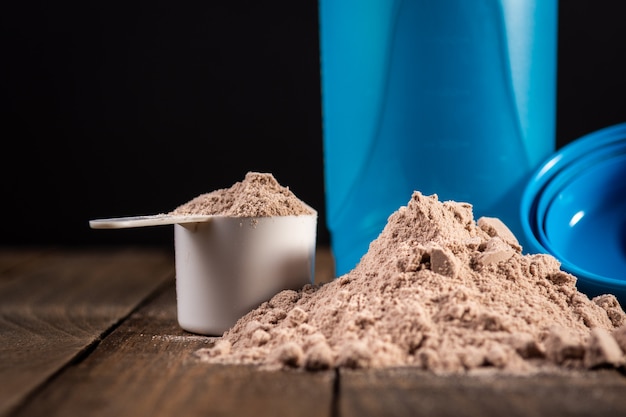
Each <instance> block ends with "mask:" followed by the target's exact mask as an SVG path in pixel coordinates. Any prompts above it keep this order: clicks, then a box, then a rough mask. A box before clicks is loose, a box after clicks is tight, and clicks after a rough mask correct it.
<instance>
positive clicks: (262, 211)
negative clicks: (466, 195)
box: [169, 172, 315, 217]
mask: <svg viewBox="0 0 626 417" xmlns="http://www.w3.org/2000/svg"><path fill="white" fill-rule="evenodd" d="M314 213H315V212H314V210H313V209H311V208H310V207H309V206H307V205H306V204H305V203H304V202H302V200H300V199H299V198H298V197H296V195H295V194H294V193H293V192H292V191H291V190H290V189H289V188H288V187H285V186H282V185H280V184H279V183H278V181H277V180H276V178H274V176H273V175H272V174H269V173H260V172H248V173H247V174H246V176H245V178H244V179H243V180H242V181H240V182H236V183H235V184H233V185H232V186H231V187H230V188H224V189H219V190H215V191H212V192H209V193H205V194H201V195H199V196H197V197H195V198H193V199H192V200H190V201H188V202H187V203H185V204H182V205H180V206H178V207H177V208H175V209H174V210H172V211H171V212H170V213H169V214H171V215H222V216H231V217H271V216H298V215H310V214H314Z"/></svg>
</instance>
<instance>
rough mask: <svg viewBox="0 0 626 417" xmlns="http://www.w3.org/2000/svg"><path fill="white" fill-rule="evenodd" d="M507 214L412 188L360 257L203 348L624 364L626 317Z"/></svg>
mask: <svg viewBox="0 0 626 417" xmlns="http://www.w3.org/2000/svg"><path fill="white" fill-rule="evenodd" d="M575 284H576V278H575V277H574V276H573V275H570V274H568V273H566V272H564V271H562V270H561V269H560V263H559V262H558V261H557V260H556V259H555V258H554V257H552V256H550V255H547V254H531V255H523V254H522V252H521V247H520V245H519V243H518V242H517V239H516V238H515V236H514V235H513V234H512V233H511V232H510V230H509V229H508V228H507V227H506V226H505V225H504V224H503V223H502V222H501V221H500V220H499V219H494V218H486V217H483V218H480V219H478V221H474V218H473V213H472V206H471V205H469V204H466V203H458V202H454V201H447V202H440V201H439V200H438V198H437V196H436V195H432V196H424V195H422V194H421V193H419V192H414V193H413V195H412V196H411V199H410V201H409V202H408V204H407V205H406V206H404V207H401V208H399V209H398V210H397V211H396V212H395V213H393V214H392V215H391V216H390V217H389V218H388V222H387V224H386V226H385V228H384V230H383V231H382V232H381V234H380V235H379V236H378V238H377V239H375V240H374V241H372V242H371V243H370V246H369V249H368V251H367V253H366V254H365V255H364V256H363V257H362V258H361V260H360V262H359V264H358V265H357V266H356V267H355V268H354V269H353V270H352V271H350V272H348V273H347V274H344V275H343V276H340V277H338V278H336V279H335V280H333V281H332V282H330V283H327V284H323V285H320V286H311V285H307V286H305V287H303V288H302V289H301V290H299V291H293V290H287V291H282V292H280V293H279V294H277V295H275V296H274V297H273V298H272V299H271V300H269V301H267V302H265V303H263V304H262V305H261V306H259V307H258V308H257V309H255V310H253V311H251V312H250V313H248V314H246V315H245V316H244V317H242V318H241V319H240V320H239V321H238V322H237V323H236V324H235V325H234V326H233V327H232V328H231V329H229V330H228V331H226V332H225V333H224V335H223V336H222V337H221V338H219V339H217V340H218V341H217V342H216V343H215V346H213V347H208V348H204V349H201V350H199V351H197V355H198V357H199V358H200V359H201V360H204V361H208V362H212V363H225V364H248V365H249V364H252V365H258V366H259V367H260V368H262V369H280V368H299V369H305V370H311V371H314V370H321V369H332V368H338V367H346V368H381V367H398V366H410V367H415V368H419V369H424V370H429V371H432V372H435V373H457V372H471V371H478V370H498V371H500V372H510V373H533V372H538V371H540V370H541V371H546V370H550V369H552V370H555V369H563V368H575V369H589V368H592V369H593V368H596V367H601V366H613V367H617V366H622V365H623V363H624V355H625V353H624V352H625V351H626V314H625V313H624V311H623V309H622V308H621V307H620V305H619V303H618V302H617V299H616V298H615V296H613V295H603V296H600V297H596V298H594V299H589V298H588V297H587V296H586V295H584V294H582V293H580V292H579V291H578V290H577V289H576V286H575Z"/></svg>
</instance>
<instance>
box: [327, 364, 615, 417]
mask: <svg viewBox="0 0 626 417" xmlns="http://www.w3.org/2000/svg"><path fill="white" fill-rule="evenodd" d="M339 384H340V387H341V389H340V396H339V400H338V401H339V403H338V410H339V415H340V416H342V417H352V416H358V417H366V416H382V415H384V416H398V417H399V416H430V417H448V416H449V417H457V416H476V417H485V416H511V417H515V416H576V417H578V416H579V417H590V416H609V415H613V416H618V415H619V416H624V415H626V378H624V376H622V375H620V374H619V373H618V372H617V371H614V370H612V371H609V370H603V371H591V372H563V373H562V374H550V375H535V376H532V377H516V376H510V375H508V376H507V375H491V376H487V375H482V376H476V375H473V376H468V375H466V376H436V375H433V374H430V373H426V372H424V371H415V370H411V369H390V370H379V371H371V370H370V371H342V372H341V373H340V379H339Z"/></svg>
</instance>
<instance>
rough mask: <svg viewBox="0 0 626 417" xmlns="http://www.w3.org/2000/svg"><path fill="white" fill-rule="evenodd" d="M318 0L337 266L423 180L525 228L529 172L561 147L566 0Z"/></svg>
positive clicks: (431, 189)
mask: <svg viewBox="0 0 626 417" xmlns="http://www.w3.org/2000/svg"><path fill="white" fill-rule="evenodd" d="M319 12H320V49H321V56H320V58H321V80H322V116H323V132H324V139H323V145H324V176H325V178H324V181H325V193H326V209H327V213H326V216H327V225H328V228H329V231H330V237H331V247H332V251H333V255H334V257H335V262H336V275H337V276H340V275H342V274H344V273H346V272H349V271H350V270H351V269H352V268H353V267H354V266H355V265H356V264H357V263H358V261H359V260H360V258H361V256H362V255H364V254H365V253H366V252H367V249H368V246H369V243H370V242H371V241H372V240H374V239H375V238H376V237H377V236H378V234H379V233H380V232H381V231H382V229H383V227H384V226H385V224H386V222H387V218H388V216H389V215H390V214H391V213H393V212H394V211H396V210H397V209H398V208H399V207H400V206H402V205H406V204H407V202H408V201H409V199H410V197H411V194H412V193H413V191H414V190H418V191H420V192H422V193H423V194H425V195H430V194H437V195H438V197H439V199H440V200H442V201H444V200H455V201H463V202H468V203H471V204H472V205H473V209H474V216H475V218H478V217H480V216H483V215H485V216H495V217H499V218H501V219H502V220H503V221H504V222H505V223H506V224H507V225H508V226H509V227H510V228H511V230H512V231H513V232H514V233H515V234H516V235H517V236H518V237H520V236H521V235H522V233H521V225H520V220H519V219H518V217H519V216H518V212H519V204H520V199H521V192H522V189H523V186H524V182H525V181H526V179H527V178H528V177H529V176H530V175H531V173H532V171H533V169H534V168H535V167H537V166H538V165H539V164H540V163H541V162H542V161H543V160H544V159H545V158H547V157H548V156H549V155H550V154H551V153H552V152H553V151H554V148H555V110H556V104H555V100H556V58H557V57H556V48H557V0H525V1H517V0H436V1H435V0H320V3H319ZM520 240H521V239H520ZM521 243H522V244H524V243H523V241H522V242H521Z"/></svg>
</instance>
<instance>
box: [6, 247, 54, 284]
mask: <svg viewBox="0 0 626 417" xmlns="http://www.w3.org/2000/svg"><path fill="white" fill-rule="evenodd" d="M49 251H50V250H49V249H45V248H42V249H35V248H6V247H2V248H0V282H2V281H3V280H8V279H11V278H13V277H15V273H13V272H14V270H16V269H19V268H20V267H21V266H22V265H27V264H28V263H30V262H32V261H34V260H35V259H37V258H38V257H40V256H43V255H45V253H46V252H49Z"/></svg>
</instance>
